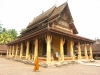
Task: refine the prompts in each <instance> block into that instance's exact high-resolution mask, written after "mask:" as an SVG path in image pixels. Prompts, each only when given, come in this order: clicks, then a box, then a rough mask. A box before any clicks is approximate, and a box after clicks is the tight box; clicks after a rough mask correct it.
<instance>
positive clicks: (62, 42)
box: [60, 37, 65, 61]
mask: <svg viewBox="0 0 100 75" xmlns="http://www.w3.org/2000/svg"><path fill="white" fill-rule="evenodd" d="M64 42H65V41H64V40H63V37H61V38H60V56H61V61H64V48H63V45H64Z"/></svg>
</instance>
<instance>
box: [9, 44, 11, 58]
mask: <svg viewBox="0 0 100 75" xmlns="http://www.w3.org/2000/svg"><path fill="white" fill-rule="evenodd" d="M9 57H11V46H10V47H9Z"/></svg>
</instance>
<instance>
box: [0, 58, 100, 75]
mask: <svg viewBox="0 0 100 75" xmlns="http://www.w3.org/2000/svg"><path fill="white" fill-rule="evenodd" d="M88 64H89V63H88ZM90 64H100V61H99V60H97V61H95V62H92V63H90ZM33 67H34V66H32V65H27V64H24V63H21V62H17V61H13V60H9V59H5V58H0V75H100V67H97V66H94V65H89V66H88V65H85V64H70V65H66V66H63V67H59V68H57V67H54V68H43V67H40V71H39V72H33Z"/></svg>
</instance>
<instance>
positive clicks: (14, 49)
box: [7, 34, 93, 63]
mask: <svg viewBox="0 0 100 75" xmlns="http://www.w3.org/2000/svg"><path fill="white" fill-rule="evenodd" d="M45 40H46V44H47V47H46V48H47V49H46V50H47V51H46V62H47V63H50V62H51V59H52V58H51V57H52V56H51V42H52V36H51V35H50V34H47V35H46V37H45ZM38 41H39V40H38V38H35V40H34V43H33V44H34V46H35V47H34V54H33V56H34V60H35V58H36V57H37V56H38ZM64 43H65V39H64V38H63V37H60V58H61V61H64V47H63V45H64ZM73 43H74V40H73V39H69V40H68V44H67V46H68V49H69V50H68V52H69V55H70V57H72V60H74V59H75V56H74V48H73ZM18 45H19V44H18V43H16V44H13V45H8V47H9V49H8V50H7V56H9V57H15V58H17V57H19V58H21V57H22V56H23V42H21V43H20V51H19V47H18ZM77 46H78V60H81V59H82V56H81V41H78V45H77ZM29 47H30V43H29V40H27V42H26V55H25V59H28V58H29V50H30V49H29ZM89 50H90V56H89V57H90V59H93V57H92V43H89ZM18 51H19V52H20V54H19V55H18ZM84 55H85V58H86V59H89V58H88V54H87V43H84Z"/></svg>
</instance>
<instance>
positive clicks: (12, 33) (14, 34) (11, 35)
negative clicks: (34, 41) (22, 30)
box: [7, 29, 18, 41]
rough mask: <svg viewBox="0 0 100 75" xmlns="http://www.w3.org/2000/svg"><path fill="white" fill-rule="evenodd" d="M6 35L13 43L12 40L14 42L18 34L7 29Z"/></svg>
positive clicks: (13, 30)
mask: <svg viewBox="0 0 100 75" xmlns="http://www.w3.org/2000/svg"><path fill="white" fill-rule="evenodd" d="M7 33H8V35H9V36H10V38H11V41H13V40H15V39H16V38H17V35H18V33H17V31H16V30H15V29H9V30H8V31H7Z"/></svg>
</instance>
